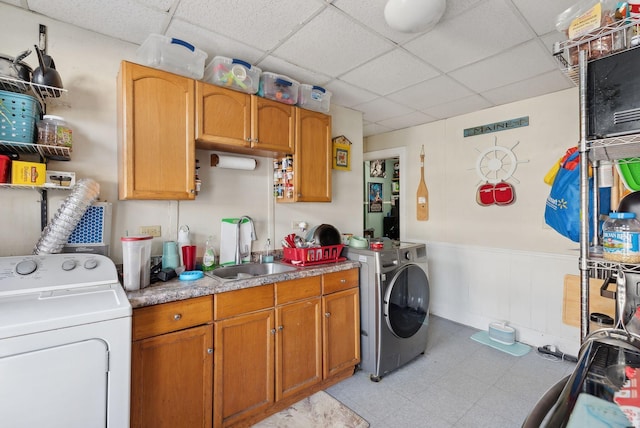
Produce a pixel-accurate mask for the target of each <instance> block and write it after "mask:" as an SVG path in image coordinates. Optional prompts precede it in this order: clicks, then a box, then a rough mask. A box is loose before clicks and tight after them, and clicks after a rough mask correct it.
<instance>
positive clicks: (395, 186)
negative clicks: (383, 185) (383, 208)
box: [391, 181, 400, 195]
mask: <svg viewBox="0 0 640 428" xmlns="http://www.w3.org/2000/svg"><path fill="white" fill-rule="evenodd" d="M391 193H393V194H394V195H397V194H398V193H400V182H399V181H392V182H391Z"/></svg>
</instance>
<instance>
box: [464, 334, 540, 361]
mask: <svg viewBox="0 0 640 428" xmlns="http://www.w3.org/2000/svg"><path fill="white" fill-rule="evenodd" d="M471 339H473V340H475V341H476V342H480V343H482V344H483V345H487V346H491V347H492V348H494V349H497V350H498V351H502V352H506V353H507V354H511V355H514V356H516V357H522V356H523V355H525V354H527V353H528V352H529V351H530V350H531V347H530V346H529V345H525V344H524V343H518V342H516V343H514V344H513V345H505V344H502V343H500V342H496V341H495V340H493V339H491V338H490V337H489V332H487V331H479V332H477V333H476V334H474V335H473V336H471Z"/></svg>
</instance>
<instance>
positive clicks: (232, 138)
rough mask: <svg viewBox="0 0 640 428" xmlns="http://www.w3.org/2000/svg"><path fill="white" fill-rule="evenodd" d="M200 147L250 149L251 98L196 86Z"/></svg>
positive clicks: (219, 89)
mask: <svg viewBox="0 0 640 428" xmlns="http://www.w3.org/2000/svg"><path fill="white" fill-rule="evenodd" d="M196 121H197V128H196V140H197V141H198V144H197V146H198V148H201V149H210V150H211V149H220V150H224V148H225V146H229V147H231V148H233V147H241V148H248V147H250V146H251V96H250V95H248V94H245V93H242V92H238V91H232V90H230V89H225V88H222V87H220V86H216V85H210V84H207V83H203V82H197V83H196Z"/></svg>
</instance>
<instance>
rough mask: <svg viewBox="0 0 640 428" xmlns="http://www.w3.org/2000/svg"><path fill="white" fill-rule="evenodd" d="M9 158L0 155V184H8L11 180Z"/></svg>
mask: <svg viewBox="0 0 640 428" xmlns="http://www.w3.org/2000/svg"><path fill="white" fill-rule="evenodd" d="M10 178H11V158H9V156H6V155H0V183H9V182H10V181H11V180H10Z"/></svg>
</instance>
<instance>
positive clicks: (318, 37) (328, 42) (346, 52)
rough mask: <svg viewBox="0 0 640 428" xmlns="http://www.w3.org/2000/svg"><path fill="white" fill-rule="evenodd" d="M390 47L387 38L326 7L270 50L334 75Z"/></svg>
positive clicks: (313, 68) (308, 66) (293, 61)
mask: <svg viewBox="0 0 640 428" xmlns="http://www.w3.org/2000/svg"><path fill="white" fill-rule="evenodd" d="M391 48H392V45H391V43H390V42H389V41H386V40H385V39H382V38H380V37H378V36H375V35H373V34H371V33H370V32H368V31H367V30H365V29H364V28H362V27H361V26H360V25H357V24H355V23H354V22H353V20H351V19H349V18H347V17H345V16H344V15H343V14H342V13H340V12H337V11H336V10H334V9H333V8H327V9H325V10H324V11H322V13H320V14H319V15H318V16H316V17H315V18H314V19H312V20H311V21H310V22H309V23H308V24H306V25H305V26H304V27H303V28H301V29H300V30H299V31H298V32H297V33H295V34H294V35H293V36H292V37H291V38H289V39H288V40H286V41H285V42H284V43H283V44H282V45H281V46H280V47H278V48H277V49H275V50H274V52H273V53H274V55H277V56H279V57H281V58H284V59H286V60H287V61H289V62H291V63H293V64H297V65H299V66H301V67H305V68H309V69H311V70H316V71H318V72H320V73H324V74H328V75H332V76H337V75H340V74H342V73H344V72H346V71H348V70H351V69H352V68H354V67H356V66H358V65H360V64H362V63H364V62H366V61H368V60H369V59H370V58H372V57H376V56H378V55H381V54H383V53H384V52H386V51H389V50H391Z"/></svg>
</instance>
